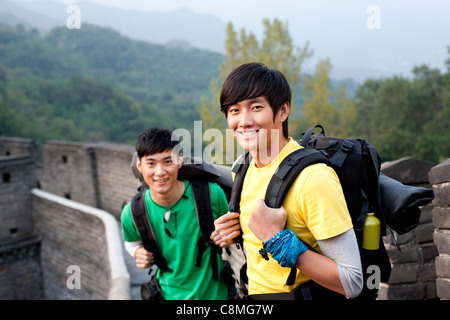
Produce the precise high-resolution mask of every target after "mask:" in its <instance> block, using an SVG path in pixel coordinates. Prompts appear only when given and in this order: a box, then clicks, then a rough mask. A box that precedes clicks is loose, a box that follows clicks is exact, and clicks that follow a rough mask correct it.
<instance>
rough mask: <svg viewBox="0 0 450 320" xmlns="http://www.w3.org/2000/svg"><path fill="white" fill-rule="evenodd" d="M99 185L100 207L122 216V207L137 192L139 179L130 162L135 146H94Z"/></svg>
mask: <svg viewBox="0 0 450 320" xmlns="http://www.w3.org/2000/svg"><path fill="white" fill-rule="evenodd" d="M93 150H94V152H95V159H96V167H97V179H98V186H99V206H98V207H99V208H101V209H103V210H106V211H108V212H110V213H111V214H113V215H114V216H115V217H116V218H118V219H119V218H120V214H121V212H122V207H123V206H124V205H125V204H126V203H128V202H129V201H131V198H132V197H133V196H134V195H135V194H136V192H137V187H138V185H139V184H138V180H137V179H136V178H135V177H134V176H133V174H132V171H131V168H130V163H131V159H132V157H133V152H134V147H132V146H128V145H124V144H114V143H98V144H95V145H94V146H93Z"/></svg>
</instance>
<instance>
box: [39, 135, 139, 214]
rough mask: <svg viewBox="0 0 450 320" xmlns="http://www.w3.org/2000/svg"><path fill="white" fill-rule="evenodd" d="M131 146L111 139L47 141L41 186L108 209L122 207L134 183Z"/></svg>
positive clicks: (113, 210) (131, 192) (133, 189)
mask: <svg viewBox="0 0 450 320" xmlns="http://www.w3.org/2000/svg"><path fill="white" fill-rule="evenodd" d="M133 152H134V148H133V147H132V146H128V145H124V144H115V143H106V142H103V143H93V144H88V143H78V142H66V141H49V142H47V143H46V144H45V145H44V147H43V152H42V158H43V169H42V170H41V173H40V175H39V178H38V179H39V183H40V185H41V188H42V189H43V190H46V191H48V192H52V193H54V194H57V195H60V196H62V197H65V198H68V199H71V200H74V201H78V202H81V203H84V204H87V205H90V206H94V207H96V208H100V209H103V210H106V211H108V212H110V213H112V214H113V215H114V216H115V217H116V218H120V213H121V212H122V207H123V205H124V204H126V203H127V202H129V201H130V200H131V198H132V197H133V195H134V194H136V190H137V187H138V180H137V179H136V178H135V177H134V176H133V174H132V172H131V169H130V163H131V159H132V156H133Z"/></svg>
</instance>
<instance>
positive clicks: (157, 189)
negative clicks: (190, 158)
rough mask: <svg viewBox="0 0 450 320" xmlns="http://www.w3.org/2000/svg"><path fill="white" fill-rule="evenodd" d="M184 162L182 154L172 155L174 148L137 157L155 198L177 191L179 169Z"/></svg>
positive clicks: (138, 165)
mask: <svg viewBox="0 0 450 320" xmlns="http://www.w3.org/2000/svg"><path fill="white" fill-rule="evenodd" d="M182 164H183V158H182V156H181V155H179V156H174V157H172V150H166V151H164V152H160V153H155V154H151V155H145V156H143V157H142V158H138V159H137V168H138V170H139V171H140V172H141V173H142V177H143V179H144V181H145V183H147V186H148V187H149V189H150V191H151V193H152V197H153V198H154V200H156V199H155V198H158V197H166V196H168V195H170V194H171V193H173V192H175V191H176V190H177V189H176V188H177V186H178V182H177V181H178V180H177V177H178V170H179V169H180V168H181V165H182Z"/></svg>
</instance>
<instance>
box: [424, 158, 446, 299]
mask: <svg viewBox="0 0 450 320" xmlns="http://www.w3.org/2000/svg"><path fill="white" fill-rule="evenodd" d="M429 176H430V183H431V184H432V185H433V190H434V193H435V200H434V209H433V223H434V227H435V228H436V229H435V232H434V234H433V237H434V242H435V244H436V246H437V249H438V251H439V256H438V257H437V258H436V275H437V279H436V287H437V295H438V297H439V298H441V299H446V300H449V299H450V158H449V159H447V160H446V161H444V162H443V163H441V164H439V165H437V166H435V167H434V168H433V169H431V171H430V174H429Z"/></svg>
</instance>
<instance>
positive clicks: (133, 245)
mask: <svg viewBox="0 0 450 320" xmlns="http://www.w3.org/2000/svg"><path fill="white" fill-rule="evenodd" d="M139 247H142V240H139V241H133V242H128V241H125V250H127V252H128V254H129V255H130V256H132V257H133V258H134V253H135V252H136V249H137V248H139Z"/></svg>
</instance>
